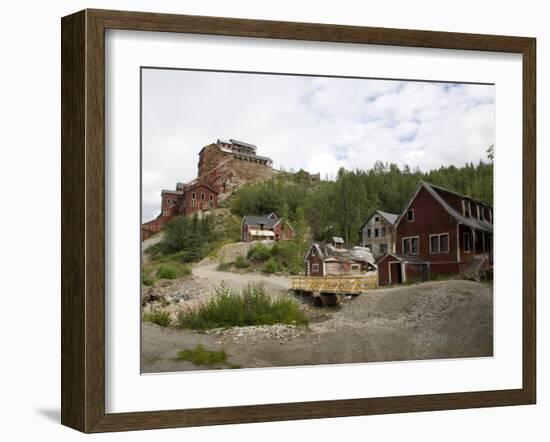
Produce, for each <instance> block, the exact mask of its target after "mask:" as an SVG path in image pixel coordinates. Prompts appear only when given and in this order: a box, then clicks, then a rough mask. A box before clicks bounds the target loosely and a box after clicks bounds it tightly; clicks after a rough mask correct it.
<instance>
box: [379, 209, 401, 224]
mask: <svg viewBox="0 0 550 442" xmlns="http://www.w3.org/2000/svg"><path fill="white" fill-rule="evenodd" d="M377 212H378V213H379V214H380V216H383V217H384V218H385V219H386V221H387V222H389V223H390V224H394V223H395V220H397V218H398V217H399V215H398V214H397V213H389V212H384V211H382V210H377Z"/></svg>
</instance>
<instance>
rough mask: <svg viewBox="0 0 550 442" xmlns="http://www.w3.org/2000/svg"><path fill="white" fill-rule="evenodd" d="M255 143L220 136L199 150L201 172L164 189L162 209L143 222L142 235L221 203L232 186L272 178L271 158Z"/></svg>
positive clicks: (235, 187) (144, 236)
mask: <svg viewBox="0 0 550 442" xmlns="http://www.w3.org/2000/svg"><path fill="white" fill-rule="evenodd" d="M256 151H257V147H256V146H254V145H253V144H249V143H245V142H243V141H237V140H234V139H229V140H221V139H220V140H218V141H217V142H216V143H212V144H209V145H208V146H205V147H203V148H202V149H201V151H200V152H199V164H198V176H197V178H195V179H194V180H192V181H190V182H188V183H177V184H176V190H163V191H162V192H161V195H162V200H161V213H160V215H159V216H158V217H157V218H155V219H154V220H152V221H149V222H147V223H144V224H142V226H141V239H142V240H145V239H147V238H149V237H150V236H151V235H153V234H154V233H156V232H159V231H161V230H162V229H163V228H164V226H165V225H166V223H167V222H168V221H170V220H172V219H173V218H174V217H176V216H178V215H184V216H191V215H193V214H195V213H197V212H203V211H206V210H210V209H215V208H216V207H218V201H222V200H223V199H225V198H226V197H227V196H228V195H229V194H230V193H231V192H232V191H233V190H235V189H237V188H239V187H241V186H242V185H244V184H247V183H251V182H257V181H262V180H266V179H269V178H271V177H272V176H273V175H274V174H275V173H276V172H275V171H274V170H273V168H272V165H273V161H272V160H271V158H267V157H262V156H260V155H257V154H256Z"/></svg>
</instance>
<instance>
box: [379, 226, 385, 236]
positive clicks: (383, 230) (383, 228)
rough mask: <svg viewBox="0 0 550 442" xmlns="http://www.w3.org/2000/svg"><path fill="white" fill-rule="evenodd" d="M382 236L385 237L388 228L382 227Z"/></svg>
mask: <svg viewBox="0 0 550 442" xmlns="http://www.w3.org/2000/svg"><path fill="white" fill-rule="evenodd" d="M380 236H382V237H384V236H386V228H385V227H382V231H381V232H380Z"/></svg>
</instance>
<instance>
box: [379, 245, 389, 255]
mask: <svg viewBox="0 0 550 442" xmlns="http://www.w3.org/2000/svg"><path fill="white" fill-rule="evenodd" d="M380 253H383V254H386V253H388V245H387V244H380Z"/></svg>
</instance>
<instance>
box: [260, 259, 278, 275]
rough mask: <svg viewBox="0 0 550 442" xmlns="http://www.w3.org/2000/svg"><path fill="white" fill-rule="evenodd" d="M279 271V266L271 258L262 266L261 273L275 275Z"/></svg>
mask: <svg viewBox="0 0 550 442" xmlns="http://www.w3.org/2000/svg"><path fill="white" fill-rule="evenodd" d="M278 270H279V264H277V261H275V260H274V259H273V258H269V259H268V260H267V261H266V263H265V264H264V266H263V268H262V271H263V272H264V273H270V274H271V273H275V272H277V271H278Z"/></svg>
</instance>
